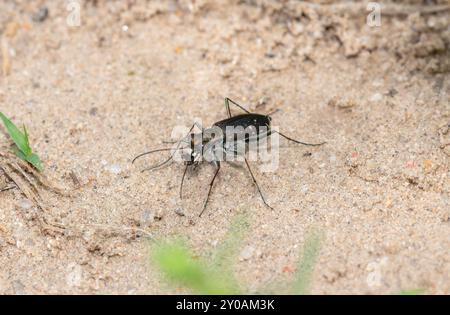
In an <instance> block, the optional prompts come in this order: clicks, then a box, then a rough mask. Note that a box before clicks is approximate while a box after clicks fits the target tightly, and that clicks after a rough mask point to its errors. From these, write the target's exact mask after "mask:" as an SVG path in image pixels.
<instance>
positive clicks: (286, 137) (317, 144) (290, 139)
mask: <svg viewBox="0 0 450 315" xmlns="http://www.w3.org/2000/svg"><path fill="white" fill-rule="evenodd" d="M272 133H278V134H279V135H280V136H282V137H283V138H285V139H287V140H289V141H292V142H295V143H298V144H303V145H310V146H319V145H322V144H325V143H326V142H321V143H306V142H302V141H298V140H295V139H292V138H290V137H288V136H286V135H284V134H282V133H281V132H279V131H275V130H273V131H272Z"/></svg>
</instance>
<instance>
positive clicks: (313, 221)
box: [0, 0, 450, 294]
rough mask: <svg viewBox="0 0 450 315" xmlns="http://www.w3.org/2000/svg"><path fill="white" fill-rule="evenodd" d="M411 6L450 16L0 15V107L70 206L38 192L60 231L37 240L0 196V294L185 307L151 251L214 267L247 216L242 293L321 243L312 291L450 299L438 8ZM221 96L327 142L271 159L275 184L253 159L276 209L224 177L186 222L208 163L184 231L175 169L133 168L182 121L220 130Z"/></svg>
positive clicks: (98, 4)
mask: <svg viewBox="0 0 450 315" xmlns="http://www.w3.org/2000/svg"><path fill="white" fill-rule="evenodd" d="M422 2H424V3H425V2H426V3H427V4H428V5H427V6H426V8H430V6H434V5H446V4H448V2H447V1H396V2H395V3H387V4H386V5H387V7H386V8H385V9H383V11H382V20H381V23H382V24H381V26H380V27H369V26H367V25H366V16H367V14H368V12H367V11H366V8H365V4H364V3H359V2H356V3H354V4H353V5H351V6H349V5H348V3H344V2H338V1H316V2H314V3H313V4H312V3H305V2H303V1H279V2H275V1H195V3H192V2H191V1H161V2H158V1H151V2H150V3H147V2H146V1H101V0H99V1H86V2H83V4H82V6H81V25H80V26H78V27H77V26H70V25H68V24H67V21H66V19H67V16H68V15H69V12H68V11H66V8H65V4H64V3H63V2H62V1H2V2H1V4H0V34H2V47H3V48H6V49H3V54H2V64H3V73H2V75H1V76H0V109H1V111H2V112H4V113H6V114H7V115H9V116H11V117H12V119H13V120H14V121H15V122H16V123H18V124H22V123H24V124H26V125H27V129H28V130H29V134H30V137H31V143H32V145H33V147H34V149H35V151H36V152H38V153H39V155H40V156H41V158H42V160H43V161H44V163H45V167H46V169H45V174H46V176H48V177H49V178H51V179H52V180H53V181H54V182H57V183H59V184H60V185H62V186H65V187H67V188H68V189H75V191H74V192H73V193H72V196H71V197H61V196H58V195H55V194H54V193H52V192H48V191H45V190H42V192H41V194H42V196H43V200H44V201H45V203H46V205H47V206H48V208H49V209H50V210H49V213H50V215H51V216H52V218H54V220H56V221H59V222H61V223H62V224H64V225H65V227H66V229H65V232H64V234H58V233H56V234H52V233H50V234H48V233H43V232H42V231H41V229H40V227H39V224H38V223H37V221H36V220H35V219H34V218H35V217H36V215H39V214H36V212H38V211H39V210H38V209H36V208H35V207H34V206H33V205H32V204H30V203H29V202H27V200H26V199H25V198H24V196H23V195H22V194H21V193H20V191H19V190H17V189H13V190H9V191H5V192H2V193H0V265H1V266H2V267H1V268H0V292H1V293H7V294H13V293H16V294H24V293H64V294H69V293H125V294H127V293H128V294H136V293H150V294H151V293H170V292H172V293H174V292H179V291H177V289H170V288H167V287H166V286H165V285H164V284H163V283H162V282H161V279H160V277H159V276H158V275H157V274H156V273H155V271H154V270H153V269H152V268H150V267H149V263H148V255H149V253H148V246H147V245H148V241H147V238H151V237H166V236H172V235H183V236H185V237H187V238H188V239H189V243H190V244H191V245H192V246H193V248H194V249H195V250H196V251H197V252H198V253H205V252H206V253H207V252H208V251H211V250H213V249H214V247H215V246H217V244H218V243H220V241H221V240H222V239H223V236H224V234H225V232H226V231H227V229H228V228H229V226H230V222H232V220H233V218H234V217H235V216H236V214H238V213H242V212H246V213H247V215H248V216H249V222H250V228H249V233H248V234H247V236H246V238H245V240H244V241H243V247H242V250H244V251H245V253H246V254H245V257H244V259H241V260H239V261H238V262H237V265H236V267H235V272H236V275H237V277H238V278H239V279H241V280H242V283H243V284H244V285H246V286H247V287H249V288H250V291H251V292H258V290H259V288H261V287H264V285H265V284H267V283H269V282H271V281H273V280H275V279H278V278H280V277H283V276H284V277H289V275H290V274H291V273H292V272H293V271H294V270H295V264H296V260H297V258H298V256H299V251H300V249H301V246H302V244H303V241H304V239H305V236H306V235H307V231H308V230H309V229H311V228H318V229H320V230H322V231H323V232H324V235H325V237H324V241H323V243H322V248H321V251H320V257H319V259H318V263H317V265H316V268H315V273H314V278H313V283H312V292H313V293H317V294H336V293H344V294H351V293H352V294H355V293H356V294H367V293H369V294H379V293H384V294H390V293H396V292H399V291H401V290H404V289H411V288H423V289H425V290H426V292H427V293H431V294H436V293H445V294H449V293H450V251H449V249H450V202H449V191H450V180H449V165H450V164H449V161H450V157H449V156H450V145H447V146H446V144H448V143H450V131H449V128H450V127H449V126H448V124H449V123H450V105H449V100H450V99H449V92H450V76H449V74H450V50H449V48H450V24H449V21H450V11H449V10H442V11H440V12H425V11H424V13H423V14H419V13H417V7H415V6H416V5H422ZM44 6H45V7H47V8H48V10H49V11H48V12H49V14H48V17H46V18H45V14H42V11H41V14H40V16H39V14H38V11H39V8H42V7H44ZM413 6H414V7H413ZM414 12H415V13H414ZM5 52H6V53H5ZM5 58H7V60H6V62H5ZM225 96H229V97H231V98H232V99H235V100H236V101H238V102H239V103H241V104H243V105H245V106H246V107H247V108H249V109H251V110H254V111H258V112H266V113H267V112H270V111H272V110H274V109H280V111H279V112H278V113H276V114H275V115H274V116H273V124H274V125H276V126H280V129H281V130H283V131H284V132H285V133H286V134H289V135H291V136H293V137H295V138H299V139H302V140H304V141H311V142H318V141H327V144H326V145H324V146H322V147H314V148H312V147H298V148H288V149H282V152H281V156H280V166H279V168H278V170H277V171H276V172H274V173H261V172H260V171H258V167H257V163H254V164H252V165H253V168H254V170H255V172H256V176H257V178H258V180H259V182H260V184H261V186H262V189H263V191H264V193H265V195H266V197H267V199H268V201H269V203H270V204H271V205H272V206H274V210H270V209H268V208H267V207H265V206H264V205H263V203H262V202H261V199H260V197H259V196H258V194H257V191H256V189H255V188H254V186H253V185H252V181H251V178H250V177H249V175H248V173H247V172H246V170H245V168H240V167H231V166H230V165H228V164H224V165H223V169H222V170H221V173H220V175H219V177H218V179H217V182H216V185H215V187H214V191H213V194H212V197H211V200H210V204H209V206H208V208H207V210H206V212H205V215H204V216H203V217H202V218H198V217H197V213H198V205H197V203H198V202H197V201H198V200H201V199H202V198H203V197H204V194H205V192H206V186H207V181H208V180H209V178H210V176H211V175H212V171H213V168H212V167H211V166H208V165H205V166H204V167H203V168H202V170H201V171H200V173H199V174H198V175H195V174H190V180H189V181H188V186H187V190H186V200H185V202H184V204H183V205H184V212H185V216H179V215H178V214H177V213H176V212H175V210H176V209H177V208H179V207H180V206H181V204H180V201H179V198H178V186H179V182H180V178H181V174H182V166H181V165H178V164H175V165H172V166H170V167H167V168H164V169H162V170H160V171H157V172H147V173H141V172H140V170H141V169H142V168H144V167H145V166H148V165H150V164H151V163H153V162H155V158H156V157H155V158H148V159H142V160H141V161H140V162H139V163H137V164H136V165H132V164H131V160H132V158H133V157H134V156H135V155H136V154H138V153H140V152H142V151H144V150H145V149H149V148H157V147H160V146H161V141H163V140H167V139H169V138H170V134H171V130H172V128H173V127H174V126H177V125H184V126H190V124H191V123H192V121H193V119H194V118H196V117H197V118H201V119H202V121H203V123H204V124H205V125H210V124H212V123H213V122H214V121H217V120H219V119H222V118H225V117H226V116H225V115H226V112H225V109H224V106H223V98H224V97H225ZM0 141H1V143H2V147H3V148H5V147H7V146H8V144H9V139H8V137H7V135H6V133H5V132H4V128H2V132H1V133H0ZM5 150H7V149H5ZM162 157H163V156H161V155H160V156H158V158H162ZM5 181H6V180H5V179H4V178H2V179H1V182H0V185H4V184H7V183H5ZM189 184H192V185H189ZM137 229H141V230H142V231H141V232H138V233H136V230H137ZM150 235H151V236H150ZM249 253H250V254H249Z"/></svg>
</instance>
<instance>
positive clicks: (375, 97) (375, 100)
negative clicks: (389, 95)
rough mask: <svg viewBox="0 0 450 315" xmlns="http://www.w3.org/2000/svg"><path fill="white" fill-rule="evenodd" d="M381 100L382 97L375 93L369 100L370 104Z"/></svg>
mask: <svg viewBox="0 0 450 315" xmlns="http://www.w3.org/2000/svg"><path fill="white" fill-rule="evenodd" d="M382 99H383V95H382V94H381V93H375V94H374V95H372V96H371V97H370V99H369V101H371V102H380V101H381V100H382Z"/></svg>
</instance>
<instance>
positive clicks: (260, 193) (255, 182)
mask: <svg viewBox="0 0 450 315" xmlns="http://www.w3.org/2000/svg"><path fill="white" fill-rule="evenodd" d="M244 160H245V164H247V168H248V171H249V172H250V175H251V176H252V180H253V183H254V184H255V186H256V188H258V192H259V195H260V196H261V198H262V200H263V202H264V204H265V205H266V206H267V207H269V208H270V209H272V210H273V208H272V207H271V206H269V204H268V203H267V201H266V199H265V198H264V196H263V194H262V192H261V188H259V185H258V182H257V181H256V178H255V176H254V175H253V172H252V169H251V168H250V164H248V161H247V158H246V157H244Z"/></svg>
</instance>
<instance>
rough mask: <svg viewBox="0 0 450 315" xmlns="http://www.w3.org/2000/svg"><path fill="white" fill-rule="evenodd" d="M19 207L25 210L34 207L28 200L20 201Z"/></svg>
mask: <svg viewBox="0 0 450 315" xmlns="http://www.w3.org/2000/svg"><path fill="white" fill-rule="evenodd" d="M19 207H21V208H22V209H23V210H29V209H31V208H32V207H33V203H32V202H31V201H30V200H28V199H22V200H20V201H19Z"/></svg>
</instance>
